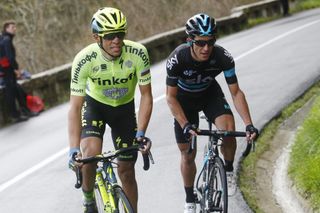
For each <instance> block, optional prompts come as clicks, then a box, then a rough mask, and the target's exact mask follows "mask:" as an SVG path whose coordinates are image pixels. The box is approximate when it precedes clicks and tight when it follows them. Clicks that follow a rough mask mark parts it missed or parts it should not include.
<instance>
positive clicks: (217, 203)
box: [206, 157, 228, 213]
mask: <svg viewBox="0 0 320 213" xmlns="http://www.w3.org/2000/svg"><path fill="white" fill-rule="evenodd" d="M212 164H213V165H212V166H211V167H210V171H209V178H208V186H209V188H208V193H207V197H206V201H207V202H206V206H207V209H208V212H210V213H211V212H222V213H227V212H228V188H227V178H226V172H225V170H224V164H223V162H222V160H221V159H220V158H218V157H216V158H215V159H214V160H213V162H212Z"/></svg>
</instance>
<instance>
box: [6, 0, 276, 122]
mask: <svg viewBox="0 0 320 213" xmlns="http://www.w3.org/2000/svg"><path fill="white" fill-rule="evenodd" d="M280 13H281V4H280V2H279V0H264V1H261V2H257V3H253V4H248V5H244V6H240V7H237V8H234V9H233V10H232V14H231V15H230V16H228V17H222V18H219V19H217V25H218V33H219V34H223V35H226V34H230V33H233V32H236V31H239V30H241V29H242V28H243V26H245V25H246V24H247V23H248V19H249V18H258V17H268V16H274V15H276V14H280ZM185 39H186V34H185V32H184V27H181V28H178V29H175V30H172V31H168V32H164V33H161V34H158V35H155V36H152V37H149V38H147V39H144V40H141V41H139V42H141V43H142V44H144V45H145V46H146V48H147V49H148V52H149V56H150V60H151V63H155V62H158V61H161V60H163V59H165V58H166V57H167V56H168V55H169V54H170V52H171V51H172V50H173V49H174V48H175V47H176V46H177V45H178V44H181V43H183V42H184V41H185ZM70 71H71V63H69V64H65V65H62V66H59V67H55V68H53V69H50V70H47V71H44V72H42V73H38V74H35V75H33V76H32V78H31V79H30V80H24V81H21V82H19V83H21V85H22V86H23V88H24V89H25V90H26V91H27V92H28V94H34V95H38V96H40V97H41V98H42V99H43V100H44V102H45V106H46V109H48V108H50V107H53V106H56V105H58V104H61V103H63V102H66V101H67V100H68V98H69V84H70ZM8 122H9V121H8V116H7V112H6V109H5V104H4V100H3V90H0V126H3V125H5V124H6V123H8Z"/></svg>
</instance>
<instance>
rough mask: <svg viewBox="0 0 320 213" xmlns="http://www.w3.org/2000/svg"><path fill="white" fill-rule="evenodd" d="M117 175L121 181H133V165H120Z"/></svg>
mask: <svg viewBox="0 0 320 213" xmlns="http://www.w3.org/2000/svg"><path fill="white" fill-rule="evenodd" d="M118 175H119V178H120V180H121V182H122V183H134V182H135V171H134V165H131V163H130V164H129V165H126V166H124V165H120V166H119V168H118Z"/></svg>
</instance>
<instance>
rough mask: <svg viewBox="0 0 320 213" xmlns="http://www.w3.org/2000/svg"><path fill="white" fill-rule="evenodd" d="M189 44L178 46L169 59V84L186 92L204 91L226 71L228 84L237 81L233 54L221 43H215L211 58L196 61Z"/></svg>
mask: <svg viewBox="0 0 320 213" xmlns="http://www.w3.org/2000/svg"><path fill="white" fill-rule="evenodd" d="M190 48H191V47H190V46H189V45H188V44H182V45H180V46H178V47H177V48H176V49H175V50H174V51H173V52H172V53H171V54H170V56H169V58H168V60H167V85H169V86H178V87H179V91H181V92H185V93H187V94H188V93H189V94H190V93H191V94H192V93H198V92H203V91H205V90H206V89H208V88H209V87H210V85H211V84H215V83H216V81H215V77H216V76H217V75H219V74H220V73H221V72H223V73H224V76H225V79H226V81H227V83H228V84H233V83H236V82H237V76H236V74H235V64H234V60H233V58H232V56H231V54H230V53H229V52H228V51H227V50H225V49H224V48H223V47H221V46H219V45H214V47H213V51H212V54H211V56H210V57H209V60H207V61H205V62H198V61H195V60H194V59H193V58H192V56H191V50H190Z"/></svg>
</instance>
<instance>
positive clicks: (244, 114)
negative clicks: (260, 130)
mask: <svg viewBox="0 0 320 213" xmlns="http://www.w3.org/2000/svg"><path fill="white" fill-rule="evenodd" d="M228 87H229V90H230V93H231V96H232V100H233V103H234V106H235V108H236V110H237V112H238V113H239V115H240V116H241V118H242V120H243V122H244V124H245V125H246V126H247V125H249V124H252V120H251V116H250V112H249V107H248V103H247V100H246V97H245V95H244V93H243V92H242V90H241V89H240V88H239V84H238V83H233V84H228Z"/></svg>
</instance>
